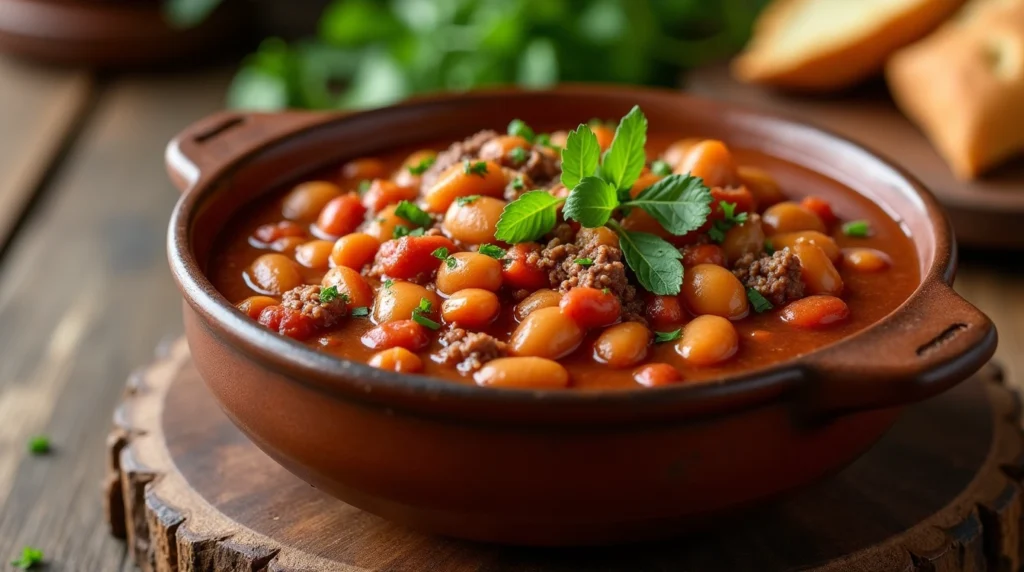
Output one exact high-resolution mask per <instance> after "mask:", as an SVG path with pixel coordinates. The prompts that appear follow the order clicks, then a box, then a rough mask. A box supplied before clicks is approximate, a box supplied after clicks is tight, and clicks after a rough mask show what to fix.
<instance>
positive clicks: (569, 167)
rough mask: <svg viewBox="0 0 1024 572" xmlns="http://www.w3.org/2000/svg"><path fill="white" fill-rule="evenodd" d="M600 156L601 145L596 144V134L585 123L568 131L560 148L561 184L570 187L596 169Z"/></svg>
mask: <svg viewBox="0 0 1024 572" xmlns="http://www.w3.org/2000/svg"><path fill="white" fill-rule="evenodd" d="M600 158H601V147H600V145H598V144H597V136H596V135H594V132H593V131H591V130H590V127H587V126H586V125H580V126H579V127H577V128H576V130H575V131H570V132H569V137H568V139H566V141H565V148H564V149H562V184H563V185H565V188H567V189H572V188H573V187H575V186H576V185H578V184H579V183H580V181H582V180H583V178H584V177H589V176H591V175H593V174H594V172H595V171H597V161H598V159H600Z"/></svg>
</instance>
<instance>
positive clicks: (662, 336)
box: [654, 328, 683, 344]
mask: <svg viewBox="0 0 1024 572" xmlns="http://www.w3.org/2000/svg"><path fill="white" fill-rule="evenodd" d="M681 335H683V329H682V328H679V329H678V330H672V331H671V332H654V343H656V344H663V343H665V342H671V341H673V340H678V339H679V337H680V336H681Z"/></svg>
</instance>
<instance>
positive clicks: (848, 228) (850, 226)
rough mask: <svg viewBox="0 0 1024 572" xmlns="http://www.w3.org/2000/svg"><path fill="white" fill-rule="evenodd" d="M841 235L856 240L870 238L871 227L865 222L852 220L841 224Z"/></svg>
mask: <svg viewBox="0 0 1024 572" xmlns="http://www.w3.org/2000/svg"><path fill="white" fill-rule="evenodd" d="M843 234H845V235H846V236H852V237H856V238H864V237H867V236H871V225H870V224H869V223H868V221H866V220H852V221H850V222H847V223H843Z"/></svg>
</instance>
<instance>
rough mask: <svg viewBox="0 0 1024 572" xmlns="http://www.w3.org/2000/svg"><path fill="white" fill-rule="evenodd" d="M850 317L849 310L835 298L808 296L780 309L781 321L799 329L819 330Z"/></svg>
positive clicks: (844, 303)
mask: <svg viewBox="0 0 1024 572" xmlns="http://www.w3.org/2000/svg"><path fill="white" fill-rule="evenodd" d="M849 317H850V308H849V307H848V306H847V305H846V302H843V301H842V300H841V299H839V298H836V297H835V296H825V295H818V296H808V297H806V298H803V299H800V300H797V301H795V302H792V303H790V304H789V305H788V306H786V307H785V308H783V309H782V321H783V322H786V323H787V324H792V325H794V326H797V327H801V328H821V327H824V326H828V325H831V324H835V323H837V322H841V321H843V320H845V319H846V318H849Z"/></svg>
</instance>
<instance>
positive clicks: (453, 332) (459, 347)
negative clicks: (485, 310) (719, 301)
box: [437, 328, 508, 373]
mask: <svg viewBox="0 0 1024 572" xmlns="http://www.w3.org/2000/svg"><path fill="white" fill-rule="evenodd" d="M440 341H441V344H442V345H443V346H444V347H443V348H441V351H440V352H438V354H437V357H438V359H439V360H440V362H441V363H443V364H445V365H454V366H456V367H457V368H458V370H459V371H461V372H463V373H472V372H474V371H476V370H478V369H480V368H481V367H483V365H484V364H485V363H487V362H489V361H491V360H492V359H497V358H499V357H502V356H505V355H507V354H508V344H506V343H505V342H502V341H500V340H498V339H497V338H495V337H494V336H491V335H489V334H484V333H481V332H470V331H467V330H464V329H462V328H452V329H450V330H448V331H447V332H445V333H444V334H443V335H442V336H441V338H440Z"/></svg>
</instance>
